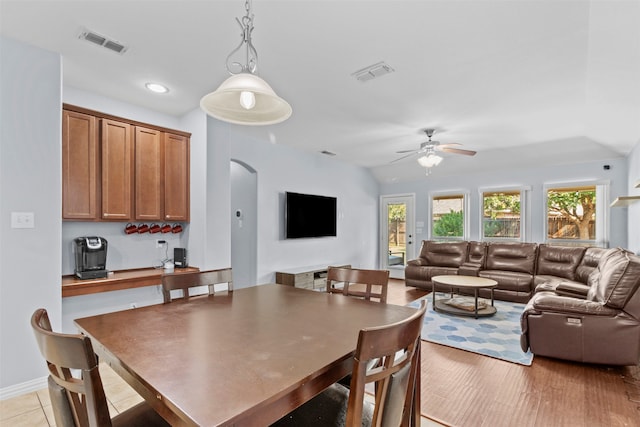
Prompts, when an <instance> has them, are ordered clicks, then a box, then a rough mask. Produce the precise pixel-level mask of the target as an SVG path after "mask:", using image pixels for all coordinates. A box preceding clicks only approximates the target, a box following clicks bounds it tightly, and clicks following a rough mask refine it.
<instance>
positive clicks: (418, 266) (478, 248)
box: [405, 240, 607, 303]
mask: <svg viewBox="0 0 640 427" xmlns="http://www.w3.org/2000/svg"><path fill="white" fill-rule="evenodd" d="M606 251H607V249H602V248H580V247H568V246H566V247H565V246H551V245H546V244H537V243H493V242H492V243H486V242H467V241H462V242H436V241H433V240H424V241H423V242H422V248H421V249H420V256H419V257H418V258H416V259H413V260H410V261H408V262H407V266H406V267H405V284H406V285H407V286H414V287H417V288H422V289H426V290H429V291H430V290H431V289H432V283H431V278H432V277H434V276H438V275H442V274H459V275H467V276H480V277H486V278H488V279H493V280H495V281H497V282H498V286H497V287H496V288H495V290H494V296H495V298H496V299H501V300H505V301H514V302H521V303H526V302H527V301H529V299H530V298H531V296H532V295H533V293H534V290H535V289H536V286H538V285H544V286H545V287H547V288H546V289H547V290H554V291H555V290H556V289H558V292H566V293H567V294H577V295H586V294H587V291H588V289H589V286H588V283H587V279H588V277H589V274H590V273H591V272H592V271H593V270H594V269H595V268H596V267H597V265H598V260H599V259H600V258H601V256H602V254H603V253H605V252H606ZM436 290H437V291H447V290H449V288H448V287H443V286H439V285H436ZM480 295H481V296H483V297H488V296H489V290H486V289H481V290H480Z"/></svg>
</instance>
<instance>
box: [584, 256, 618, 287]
mask: <svg viewBox="0 0 640 427" xmlns="http://www.w3.org/2000/svg"><path fill="white" fill-rule="evenodd" d="M613 250H614V249H605V248H587V250H586V251H585V252H584V255H583V256H582V261H580V264H579V265H578V268H576V273H575V280H576V281H578V282H582V283H588V281H589V275H590V274H591V273H593V271H594V270H595V269H596V268H597V267H598V262H600V258H602V256H603V255H604V254H605V253H607V252H610V251H613Z"/></svg>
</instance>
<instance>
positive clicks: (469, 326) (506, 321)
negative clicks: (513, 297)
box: [408, 293, 533, 366]
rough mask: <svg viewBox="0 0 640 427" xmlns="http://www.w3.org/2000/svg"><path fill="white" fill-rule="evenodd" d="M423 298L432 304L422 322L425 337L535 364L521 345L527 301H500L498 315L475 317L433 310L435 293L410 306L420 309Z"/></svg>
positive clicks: (441, 295) (423, 337)
mask: <svg viewBox="0 0 640 427" xmlns="http://www.w3.org/2000/svg"><path fill="white" fill-rule="evenodd" d="M447 296H448V294H440V293H437V294H436V298H447ZM422 299H426V300H427V301H428V303H429V305H428V307H427V312H426V313H425V315H424V323H423V325H422V339H423V340H425V341H429V342H433V343H436V344H442V345H446V346H449V347H455V348H460V349H462V350H467V351H471V352H474V353H479V354H482V355H485V356H490V357H495V358H497V359H502V360H506V361H508V362H512V363H518V364H521V365H526V366H530V365H531V363H532V361H533V354H531V353H530V352H526V353H524V352H523V351H522V349H521V348H520V315H521V314H522V311H523V310H524V304H518V303H514V302H507V301H497V300H496V301H495V302H494V305H495V307H496V309H497V313H496V314H494V315H493V316H490V317H480V318H478V319H475V318H473V317H463V316H453V315H449V314H444V313H437V312H435V311H433V307H432V306H431V304H432V296H431V294H429V295H427V296H424V297H422V298H420V299H418V300H416V301H413V302H411V303H410V304H408V306H410V307H416V308H417V307H419V306H420V301H421V300H422ZM487 302H489V301H487Z"/></svg>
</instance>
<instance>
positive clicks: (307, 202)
mask: <svg viewBox="0 0 640 427" xmlns="http://www.w3.org/2000/svg"><path fill="white" fill-rule="evenodd" d="M285 203H286V208H285V212H286V214H285V228H286V232H285V233H286V238H287V239H300V238H305V237H327V236H336V198H335V197H326V196H316V195H313V194H300V193H291V192H287V193H286V202H285Z"/></svg>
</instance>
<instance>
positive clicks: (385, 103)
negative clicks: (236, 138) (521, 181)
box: [0, 0, 640, 182]
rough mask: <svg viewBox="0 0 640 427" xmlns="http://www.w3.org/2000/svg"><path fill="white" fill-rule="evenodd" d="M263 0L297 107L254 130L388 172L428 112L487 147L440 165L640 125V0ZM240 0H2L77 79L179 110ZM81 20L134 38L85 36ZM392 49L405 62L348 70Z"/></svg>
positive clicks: (517, 154)
mask: <svg viewBox="0 0 640 427" xmlns="http://www.w3.org/2000/svg"><path fill="white" fill-rule="evenodd" d="M253 12H254V14H255V20H254V24H255V30H254V32H253V41H254V44H255V46H256V49H257V51H258V55H259V70H258V72H259V74H260V76H261V77H263V78H264V79H265V80H267V81H268V82H269V83H270V84H271V86H272V87H273V88H274V89H275V90H276V92H277V93H278V94H279V95H280V96H281V97H283V98H284V99H286V100H287V101H288V102H289V103H290V104H291V106H292V107H293V115H292V117H291V118H290V119H289V120H288V121H286V122H284V123H281V124H278V125H273V126H266V127H245V128H243V129H242V131H245V132H249V133H251V134H252V135H254V136H256V137H259V138H263V139H265V140H267V141H272V142H275V143H278V144H284V145H288V146H293V147H298V148H299V149H303V150H308V151H312V152H319V151H322V150H327V151H331V152H333V153H336V154H337V156H336V158H338V159H342V160H344V161H346V162H351V163H355V164H358V165H361V166H365V167H369V168H371V170H372V172H373V173H374V175H375V176H376V177H377V178H378V179H379V180H380V181H382V182H390V181H407V180H415V179H423V178H424V169H422V168H421V167H420V166H419V165H418V163H417V162H416V161H415V158H409V159H406V160H404V161H399V162H396V163H393V164H389V162H390V161H392V160H394V159H396V158H398V157H400V155H399V154H396V151H399V150H407V149H413V148H416V149H417V148H418V147H419V145H420V143H421V142H423V141H424V140H426V138H425V136H424V134H423V133H422V130H423V129H425V128H429V127H432V128H435V129H437V132H436V135H435V137H434V140H439V141H441V142H442V143H451V142H457V143H460V144H462V147H461V148H464V149H469V150H475V151H477V152H478V154H477V155H476V156H475V157H466V156H459V155H451V154H444V155H443V156H444V157H445V160H444V161H443V162H442V163H441V164H440V166H438V167H436V168H434V170H433V175H436V174H439V175H448V174H455V173H457V172H458V171H461V170H463V171H465V173H466V172H470V171H482V170H491V169H494V168H497V167H499V168H505V167H506V168H521V167H527V166H531V165H539V164H540V163H542V162H545V163H547V164H550V163H553V164H562V163H568V162H575V161H585V162H586V161H593V160H601V159H611V158H616V157H621V156H624V155H626V154H628V153H629V151H630V150H631V149H632V148H633V147H634V146H635V144H636V143H638V141H640V0H631V1H616V0H600V1H587V0H573V1H569V0H566V1H561V0H556V1H551V0H546V1H545V0H512V1H506V0H475V1H473V0H469V1H457V0H427V1H425V0H423V1H403V0H388V1H364V0H360V1H358V0H351V1H344V0H342V1H328V0H289V1H276V0H255V1H254V2H253ZM244 13H245V8H244V1H243V0H222V1H202V0H200V1H195V0H181V1H170V0H164V1H152V0H138V1H113V0H112V1H106V0H84V1H58V0H47V1H31V0H19V1H8V0H0V16H1V18H0V31H1V34H2V35H4V36H7V37H10V38H13V39H17V40H21V41H23V42H26V43H29V44H33V45H36V46H39V47H42V48H45V49H48V50H51V51H55V52H60V53H61V54H62V56H63V70H64V84H65V85H68V86H72V87H76V88H79V89H83V90H87V91H91V92H95V93H98V94H102V95H105V96H108V97H111V98H115V99H119V100H122V101H126V102H129V103H131V104H135V105H139V106H143V107H147V108H149V109H152V110H156V111H159V112H162V113H167V114H171V115H176V116H181V115H182V114H184V113H186V112H189V111H192V110H193V109H196V108H198V105H199V100H200V98H201V97H202V96H203V95H204V94H206V93H208V92H210V91H212V90H213V89H215V88H216V87H217V86H218V85H219V84H220V83H221V82H222V81H223V80H224V79H225V78H226V77H227V76H228V74H227V72H226V69H225V59H226V57H227V55H228V54H229V53H230V52H231V51H232V50H233V49H234V48H235V47H236V45H237V44H238V43H239V42H240V28H239V26H238V24H237V23H236V21H235V18H236V17H242V16H243V15H244ZM82 27H86V28H88V29H90V30H92V31H95V32H97V33H100V34H103V35H106V36H108V37H110V38H113V39H115V40H117V41H119V42H121V43H123V44H125V45H127V46H129V50H128V51H127V52H126V53H125V54H124V55H118V54H116V53H113V52H111V51H108V50H106V49H102V48H99V47H97V46H95V45H92V44H91V43H88V42H86V41H83V40H80V39H78V38H77V35H78V33H79V31H80V29H81V28H82ZM380 61H384V62H386V63H387V64H388V65H389V66H391V67H392V68H394V69H395V72H394V73H392V74H388V75H385V76H382V77H380V78H378V79H376V80H372V81H369V82H366V83H361V82H358V81H357V80H355V78H354V77H352V73H354V72H355V71H357V70H359V69H361V68H364V67H366V66H369V65H372V64H374V63H377V62H380ZM147 81H156V82H160V83H163V84H165V85H167V86H169V88H170V90H171V91H170V92H169V94H166V95H158V94H153V93H151V92H149V91H147V90H146V89H145V88H144V83H145V82H147ZM233 126H236V125H233Z"/></svg>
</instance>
